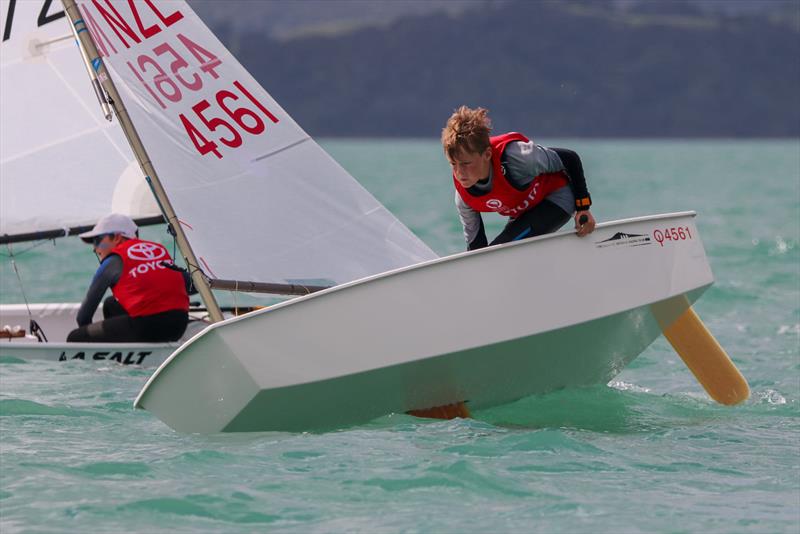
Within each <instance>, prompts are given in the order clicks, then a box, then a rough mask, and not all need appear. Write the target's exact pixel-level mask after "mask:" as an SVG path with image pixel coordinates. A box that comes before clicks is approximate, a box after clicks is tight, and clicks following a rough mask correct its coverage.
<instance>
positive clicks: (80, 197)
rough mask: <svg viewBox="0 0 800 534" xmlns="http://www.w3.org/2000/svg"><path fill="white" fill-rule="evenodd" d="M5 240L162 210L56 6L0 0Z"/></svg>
mask: <svg viewBox="0 0 800 534" xmlns="http://www.w3.org/2000/svg"><path fill="white" fill-rule="evenodd" d="M0 31H2V39H3V40H2V43H0V111H1V112H2V120H1V121H0V236H4V235H9V236H14V235H20V234H31V233H36V232H46V231H50V230H59V229H62V228H67V227H76V226H83V225H90V224H94V223H95V222H96V221H97V219H98V218H100V217H101V216H103V215H105V214H107V213H109V212H110V211H120V212H123V213H126V214H128V215H131V216H132V217H134V218H137V219H141V218H148V217H155V216H158V215H160V212H159V210H158V207H157V205H156V203H155V199H154V198H153V196H152V194H151V193H150V191H149V188H148V186H147V183H146V182H145V181H144V179H143V176H142V173H141V172H140V171H139V169H138V166H137V165H136V162H135V161H134V157H133V154H132V152H131V150H130V148H129V147H128V144H127V142H126V141H125V137H124V134H123V133H122V130H121V129H120V128H119V126H118V125H116V124H114V123H110V122H108V121H106V120H105V118H104V117H103V113H102V111H101V109H100V105H99V103H98V100H97V97H96V96H95V94H94V91H93V89H92V86H91V83H90V80H89V77H88V75H87V72H86V67H85V66H84V64H83V61H82V59H81V56H80V53H79V50H78V49H77V47H76V44H75V39H74V38H73V35H72V32H71V30H70V27H69V23H68V22H67V19H66V17H64V14H63V9H62V6H61V3H60V2H52V1H51V0H0Z"/></svg>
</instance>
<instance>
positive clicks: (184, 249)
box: [61, 0, 223, 322]
mask: <svg viewBox="0 0 800 534" xmlns="http://www.w3.org/2000/svg"><path fill="white" fill-rule="evenodd" d="M61 2H62V3H63V4H64V10H65V11H66V12H67V17H68V18H69V21H70V24H71V25H72V26H73V28H74V30H73V31H75V32H76V34H77V36H78V37H79V38H80V45H81V46H82V47H83V49H84V51H85V53H86V55H87V57H88V59H89V61H90V63H91V64H92V66H93V67H94V69H95V71H96V72H97V78H98V79H99V80H102V82H101V83H102V86H103V89H105V91H106V93H107V94H108V95H109V97H110V100H111V102H110V104H111V106H112V107H113V108H114V112H115V113H116V115H117V120H118V121H119V124H120V126H121V127H122V130H123V131H124V132H125V137H126V138H127V140H128V144H130V146H131V150H133V153H134V155H135V156H136V160H137V161H138V162H139V166H140V167H141V168H142V172H144V175H145V178H146V179H147V183H148V184H149V185H150V188H151V189H152V191H153V195H154V196H155V197H156V200H157V201H158V205H159V207H160V208H161V212H162V213H163V214H164V218H165V219H166V220H167V223H168V224H169V225H170V227H171V228H172V230H173V231H174V235H175V239H176V241H177V243H178V248H179V249H180V251H181V254H183V257H184V259H185V260H186V265H187V266H188V267H189V273H190V274H191V276H192V282H193V283H194V286H195V287H196V288H197V291H198V293H200V297H201V298H202V299H203V302H204V303H205V305H206V308H207V309H208V314H209V317H210V318H211V321H212V322H218V321H222V319H223V317H222V311H221V310H220V307H219V304H218V303H217V300H216V298H215V297H214V294H213V293H212V291H211V288H210V287H209V285H208V281H207V280H206V277H205V275H204V274H203V271H201V270H200V268H199V267H198V266H199V262H198V260H197V257H196V256H195V254H194V251H192V247H191V245H189V240H188V239H187V238H186V234H185V233H184V232H183V227H182V226H181V222H180V220H179V219H178V216H177V215H176V214H175V210H174V209H173V208H172V204H171V203H170V201H169V198H168V197H167V193H166V191H165V190H164V188H163V186H162V185H161V181H160V180H159V178H158V173H156V170H155V168H154V167H153V164H152V162H151V161H150V157H149V156H148V155H147V151H146V150H145V148H144V144H143V143H142V140H141V138H140V137H139V134H138V133H137V132H136V128H135V126H134V125H133V122H132V121H131V118H130V115H129V114H128V110H127V109H125V104H123V101H122V98H121V97H120V95H119V92H118V91H117V88H116V86H115V85H114V82H113V80H112V79H111V76H110V73H109V72H108V69H106V66H105V64H104V63H103V61H102V60H101V59H100V54H99V52H98V51H97V47H96V46H95V43H94V41H93V40H92V36H91V34H90V33H89V31H88V30H87V29H86V24H85V22H84V21H83V18H82V16H81V13H80V11H79V10H78V6H77V5H76V4H75V0H61Z"/></svg>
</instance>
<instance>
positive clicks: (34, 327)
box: [6, 243, 47, 343]
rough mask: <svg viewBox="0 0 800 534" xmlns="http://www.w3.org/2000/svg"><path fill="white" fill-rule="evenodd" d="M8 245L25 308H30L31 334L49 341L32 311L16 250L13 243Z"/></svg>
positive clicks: (41, 339) (29, 325)
mask: <svg viewBox="0 0 800 534" xmlns="http://www.w3.org/2000/svg"><path fill="white" fill-rule="evenodd" d="M36 246H38V245H36ZM6 247H7V248H8V257H9V258H11V266H12V267H14V273H15V274H16V275H17V281H18V282H19V291H20V293H22V300H24V301H25V308H26V309H27V310H28V319H29V320H30V322H29V323H28V327H29V330H30V331H31V334H33V335H35V336H36V339H38V340H39V342H40V343H41V342H42V341H47V336H45V335H44V331H43V330H42V327H41V326H39V323H37V322H36V320H34V318H33V314H32V313H31V305H30V304H29V303H28V296H27V295H26V294H25V284H23V283H22V277H21V276H20V274H19V269H18V268H17V262H16V260H14V251H13V250H12V249H11V243H7V244H6ZM31 248H33V247H30V248H28V249H27V250H30V249H31ZM27 250H26V252H27Z"/></svg>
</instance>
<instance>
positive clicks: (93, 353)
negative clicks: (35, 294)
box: [0, 302, 207, 368]
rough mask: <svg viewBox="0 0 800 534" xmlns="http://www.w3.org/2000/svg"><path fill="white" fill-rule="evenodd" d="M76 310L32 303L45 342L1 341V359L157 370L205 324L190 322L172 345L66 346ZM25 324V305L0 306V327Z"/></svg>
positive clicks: (68, 305)
mask: <svg viewBox="0 0 800 534" xmlns="http://www.w3.org/2000/svg"><path fill="white" fill-rule="evenodd" d="M78 308H80V304H78V303H72V302H58V303H37V304H31V305H30V312H31V315H32V316H33V318H34V319H35V320H36V322H37V323H38V324H39V326H41V327H42V330H43V331H44V333H45V335H46V336H47V339H48V341H47V342H45V343H39V342H38V340H37V339H36V338H35V337H33V336H31V335H30V333H29V335H28V336H27V337H26V338H12V339H0V359H9V358H13V359H21V360H40V361H49V362H69V361H74V360H82V361H91V362H95V363H98V364H106V363H119V364H122V365H138V366H141V367H151V368H152V367H158V366H159V365H161V364H162V363H164V361H165V360H166V359H167V358H168V357H169V355H170V354H172V353H173V352H174V351H175V349H177V348H178V347H180V345H181V343H182V342H184V341H186V340H187V339H189V338H190V337H191V336H193V335H194V334H196V333H198V332H199V331H200V330H202V328H203V327H205V325H206V324H207V323H205V322H204V321H202V320H199V318H198V320H195V321H190V322H189V326H188V327H187V329H186V333H185V334H184V336H183V338H182V340H180V341H176V342H174V343H67V342H66V341H65V340H66V338H67V335H68V334H69V332H70V331H72V330H73V329H74V328H75V327H76V326H77V323H76V322H75V316H76V314H77V312H78ZM102 318H103V317H102V313H101V312H100V311H99V310H98V311H97V313H95V315H94V320H95V321H100V320H102ZM28 321H29V317H28V307H27V306H25V305H24V304H1V305H0V327H2V326H5V325H9V326H12V327H14V326H20V327H22V328H24V329H25V330H26V331H27V329H28Z"/></svg>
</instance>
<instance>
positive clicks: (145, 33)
mask: <svg viewBox="0 0 800 534" xmlns="http://www.w3.org/2000/svg"><path fill="white" fill-rule="evenodd" d="M128 5H129V6H130V8H131V13H133V18H134V19H135V20H136V26H137V27H138V28H139V31H140V32H142V37H144V38H145V39H149V38H150V37H152V36H154V35H155V34H157V33H159V32H161V28H159V27H158V24H153V25H152V26H148V27H147V28H145V27H144V26H143V25H142V17H140V16H139V10H138V9H136V4H135V3H134V0H128ZM151 7H152V6H151Z"/></svg>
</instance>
